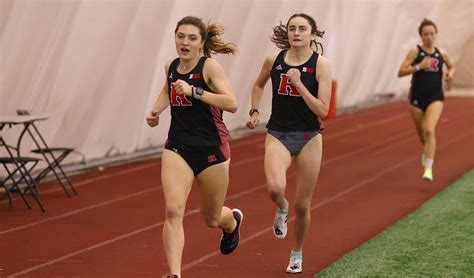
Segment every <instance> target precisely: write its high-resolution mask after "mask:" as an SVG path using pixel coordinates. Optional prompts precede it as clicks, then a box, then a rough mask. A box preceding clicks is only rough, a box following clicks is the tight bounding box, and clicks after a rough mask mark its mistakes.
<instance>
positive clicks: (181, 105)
mask: <svg viewBox="0 0 474 278" xmlns="http://www.w3.org/2000/svg"><path fill="white" fill-rule="evenodd" d="M206 59H207V57H201V58H200V59H199V62H198V63H197V65H196V66H195V67H194V69H192V70H191V71H190V72H188V73H186V74H180V73H179V72H178V71H177V68H178V65H179V58H176V59H175V60H173V62H172V63H171V65H170V68H169V70H168V96H169V101H170V107H171V125H170V129H169V132H168V140H169V141H171V142H173V143H175V144H178V145H180V146H182V147H184V148H186V147H188V148H189V149H193V148H196V147H215V146H220V145H222V144H224V143H226V142H227V141H228V139H229V131H228V130H227V128H226V126H225V124H224V122H223V121H222V112H223V111H222V110H221V109H219V108H217V107H215V106H212V105H209V104H207V103H205V102H203V101H201V100H197V99H195V98H193V97H188V96H185V95H178V94H176V92H175V91H174V89H172V85H171V83H173V82H175V81H177V80H178V79H181V80H183V81H186V82H187V83H188V84H189V85H192V86H194V87H201V88H203V89H204V90H205V91H207V92H211V89H210V88H209V86H208V85H207V84H206V82H205V81H204V76H203V68H204V62H205V61H206Z"/></svg>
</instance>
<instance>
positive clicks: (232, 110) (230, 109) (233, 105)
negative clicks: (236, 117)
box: [226, 101, 238, 113]
mask: <svg viewBox="0 0 474 278" xmlns="http://www.w3.org/2000/svg"><path fill="white" fill-rule="evenodd" d="M237 108H238V104H237V101H232V103H230V105H229V107H228V108H227V109H226V110H227V111H228V112H230V113H235V112H237Z"/></svg>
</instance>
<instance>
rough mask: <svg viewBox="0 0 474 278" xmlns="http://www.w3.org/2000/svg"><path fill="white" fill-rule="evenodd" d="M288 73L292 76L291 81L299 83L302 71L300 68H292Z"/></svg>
mask: <svg viewBox="0 0 474 278" xmlns="http://www.w3.org/2000/svg"><path fill="white" fill-rule="evenodd" d="M286 75H287V76H288V77H289V78H290V80H291V83H293V84H294V85H296V84H298V83H300V82H301V79H300V78H301V72H300V71H299V70H298V69H294V68H293V69H290V70H289V71H288V72H287V73H286Z"/></svg>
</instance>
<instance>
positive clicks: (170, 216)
mask: <svg viewBox="0 0 474 278" xmlns="http://www.w3.org/2000/svg"><path fill="white" fill-rule="evenodd" d="M183 217H184V209H183V208H180V206H179V205H177V204H169V205H166V219H167V220H182V219H183Z"/></svg>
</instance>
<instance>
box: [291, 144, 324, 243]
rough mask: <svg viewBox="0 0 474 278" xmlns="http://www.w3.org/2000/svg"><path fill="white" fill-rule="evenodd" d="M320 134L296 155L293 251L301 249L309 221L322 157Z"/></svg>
mask: <svg viewBox="0 0 474 278" xmlns="http://www.w3.org/2000/svg"><path fill="white" fill-rule="evenodd" d="M322 142H323V141H322V136H321V135H318V136H316V137H314V138H313V139H311V140H310V141H309V142H308V143H307V144H306V145H305V146H304V147H303V149H302V150H301V151H300V153H299V154H298V155H297V156H296V161H295V162H296V172H297V177H296V178H297V187H296V202H295V211H296V221H295V234H296V241H295V245H294V247H293V251H296V252H301V251H302V250H303V241H304V238H305V235H306V233H307V232H308V228H309V224H310V222H311V214H310V212H311V200H312V197H313V192H314V188H315V187H316V182H317V180H318V176H319V169H320V167H321V158H322V146H323V143H322Z"/></svg>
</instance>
